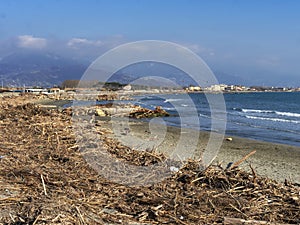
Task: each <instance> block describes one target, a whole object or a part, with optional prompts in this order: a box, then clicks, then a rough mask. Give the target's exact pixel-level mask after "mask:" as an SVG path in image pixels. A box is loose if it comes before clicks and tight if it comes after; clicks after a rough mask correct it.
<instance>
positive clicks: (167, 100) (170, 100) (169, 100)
mask: <svg viewBox="0 0 300 225" xmlns="http://www.w3.org/2000/svg"><path fill="white" fill-rule="evenodd" d="M180 100H181V99H177V98H174V99H173V98H171V99H166V100H165V101H164V102H165V103H166V102H177V101H180Z"/></svg>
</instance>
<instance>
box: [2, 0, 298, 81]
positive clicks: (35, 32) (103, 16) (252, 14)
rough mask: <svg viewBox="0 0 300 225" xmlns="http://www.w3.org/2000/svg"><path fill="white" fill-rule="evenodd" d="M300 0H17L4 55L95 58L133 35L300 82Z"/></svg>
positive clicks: (8, 15)
mask: <svg viewBox="0 0 300 225" xmlns="http://www.w3.org/2000/svg"><path fill="white" fill-rule="evenodd" d="M299 12H300V1H296V0H294V1H291V0H288V1H284V0H281V1H278V0H272V1H271V0H265V1H262V0H248V1H242V0H240V1H229V0H223V1H216V0H207V1H201V0H181V1H179V0H164V1H162V0H143V1H142V0H106V1H101V0H86V1H83V0H77V1H74V0H73V1H71V0H60V1H59V0H56V1H55V0H51V1H50V0H44V1H42V0H36V1H34V0H31V1H30V0H28V1H25V0H23V1H22V0H18V1H14V0H10V1H1V2H0V55H1V54H2V55H3V54H8V53H9V52H11V51H15V50H18V49H20V48H35V49H44V50H47V51H53V52H58V53H61V54H63V53H64V54H69V55H72V56H77V57H79V58H80V57H82V58H89V59H94V58H95V57H96V56H99V55H100V54H102V53H103V52H104V51H106V50H108V49H110V48H112V47H115V46H117V45H118V44H121V43H125V42H128V41H136V40H144V39H155V40H165V41H173V42H176V43H178V44H182V45H185V46H186V47H188V48H190V49H191V50H193V51H195V52H196V53H197V54H199V55H200V56H201V57H202V58H203V59H204V60H205V61H206V62H207V63H208V65H209V66H210V67H212V68H213V70H217V71H221V72H224V73H228V74H231V75H235V76H240V77H244V78H247V79H250V80H251V79H254V80H256V81H257V82H263V83H265V82H266V83H268V82H269V83H270V84H272V85H273V84H275V85H280V84H288V83H291V84H293V85H295V82H296V83H297V82H298V83H297V84H298V85H299V86H300V57H299V53H300V13H299Z"/></svg>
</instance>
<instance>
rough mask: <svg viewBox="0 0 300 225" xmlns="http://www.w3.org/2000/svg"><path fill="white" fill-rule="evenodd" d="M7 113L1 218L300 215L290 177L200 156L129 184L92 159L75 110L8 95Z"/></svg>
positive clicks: (0, 110) (0, 133)
mask: <svg viewBox="0 0 300 225" xmlns="http://www.w3.org/2000/svg"><path fill="white" fill-rule="evenodd" d="M0 118H1V120H0V127H1V129H0V139H1V145H0V156H1V157H0V158H1V159H0V223H1V224H242V223H230V219H228V217H230V218H239V219H244V220H245V221H251V220H252V221H253V220H255V221H256V222H257V221H268V222H273V223H287V224H297V223H298V224H299V223H300V199H299V197H300V196H299V193H300V188H299V187H297V186H296V185H293V184H290V183H288V182H286V183H285V184H281V183H277V182H276V181H273V180H270V179H266V178H262V177H259V176H257V175H256V174H255V171H253V172H252V173H247V172H244V171H241V170H240V169H239V168H233V169H227V170H226V169H223V168H222V167H221V166H211V167H209V168H207V169H206V170H205V171H200V170H199V166H198V162H196V161H190V162H188V163H187V164H186V165H185V166H184V167H183V168H181V169H180V171H179V172H177V173H174V174H173V175H172V176H171V177H169V178H167V179H165V180H163V181H162V182H159V183H156V184H153V185H151V186H140V187H129V186H125V185H121V184H116V183H113V182H111V181H109V180H107V179H105V178H104V177H102V176H100V175H99V174H98V173H96V172H95V171H94V170H93V169H92V168H91V167H90V166H89V165H88V164H87V163H86V161H85V160H84V158H83V157H82V154H81V153H80V151H79V149H78V146H77V144H76V141H75V136H74V132H73V129H72V122H71V116H70V113H69V111H66V112H59V111H56V110H51V111H50V110H49V111H47V110H44V109H41V108H38V107H37V106H35V105H33V104H30V103H28V104H24V105H23V104H19V105H12V104H8V102H7V101H6V100H3V101H2V103H1V106H0ZM97 127H98V128H97V129H99V132H101V135H102V136H103V140H106V139H107V138H106V137H105V135H106V132H107V131H106V130H104V129H103V130H101V123H100V125H99V124H97ZM116 144H118V147H117V148H116V146H115V145H116ZM107 148H108V151H109V152H110V153H111V154H112V155H114V156H115V157H119V156H121V158H122V159H120V160H129V161H135V163H134V164H137V165H148V164H149V163H150V164H153V163H157V158H160V159H163V157H162V156H161V155H157V157H155V152H152V153H151V154H149V155H148V154H146V153H144V152H136V151H135V152H134V157H132V156H131V154H133V152H132V151H130V149H126V147H124V146H123V147H122V146H120V144H119V143H117V142H113V141H111V140H110V142H109V144H107ZM120 153H121V154H120ZM139 157H142V158H143V159H142V160H141V159H140V158H139ZM154 159H155V160H156V161H155V160H154ZM148 161H149V163H148V164H147V162H148ZM255 221H253V223H255ZM257 223H258V222H257ZM248 224H249V223H248ZM258 224H259V223H258ZM260 224H262V223H261V222H260Z"/></svg>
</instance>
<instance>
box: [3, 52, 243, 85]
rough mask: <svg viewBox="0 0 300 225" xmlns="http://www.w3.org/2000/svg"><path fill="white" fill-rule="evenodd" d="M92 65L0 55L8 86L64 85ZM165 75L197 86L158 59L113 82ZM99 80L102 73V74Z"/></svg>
mask: <svg viewBox="0 0 300 225" xmlns="http://www.w3.org/2000/svg"><path fill="white" fill-rule="evenodd" d="M87 67H88V65H87V64H86V63H82V62H79V61H75V60H72V59H69V58H65V57H61V56H59V55H56V54H52V53H48V52H40V51H23V52H17V53H13V54H10V55H8V56H5V57H3V58H0V82H2V81H3V83H4V85H5V86H23V85H25V86H43V87H49V86H53V85H60V84H61V83H62V82H63V81H64V80H76V79H80V78H81V76H82V75H83V73H84V72H85V70H86V68H87ZM215 75H216V78H217V79H218V81H219V83H226V84H247V81H245V80H243V79H241V78H240V77H237V76H232V75H229V74H226V73H223V72H215ZM151 76H152V77H153V76H158V77H163V78H166V79H169V80H171V81H172V82H174V83H177V84H178V85H180V86H189V85H197V83H196V82H195V81H194V80H193V79H192V78H191V77H190V76H188V75H187V74H186V73H184V72H183V71H181V70H179V69H177V68H176V67H173V66H170V65H166V64H163V63H156V62H143V63H138V64H133V65H130V66H128V67H126V68H122V69H121V70H120V71H118V72H117V73H116V74H114V75H113V76H112V77H111V78H110V79H109V81H110V82H118V83H122V84H127V83H131V82H133V81H135V80H136V79H139V78H142V77H151ZM99 81H103V80H101V75H100V74H99ZM135 83H136V84H146V85H149V86H153V85H154V86H155V85H156V86H157V85H162V86H164V85H166V84H170V83H168V82H166V81H161V80H157V79H153V78H146V79H145V78H144V79H140V80H139V81H138V82H135Z"/></svg>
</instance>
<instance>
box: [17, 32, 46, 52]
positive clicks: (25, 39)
mask: <svg viewBox="0 0 300 225" xmlns="http://www.w3.org/2000/svg"><path fill="white" fill-rule="evenodd" d="M17 40H18V43H17V45H18V46H19V47H21V48H32V49H43V48H45V47H46V46H47V40H46V39H45V38H38V37H33V36H32V35H21V36H18V37H17Z"/></svg>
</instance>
